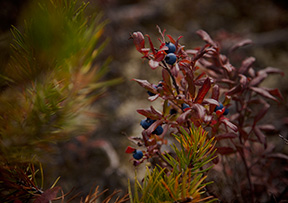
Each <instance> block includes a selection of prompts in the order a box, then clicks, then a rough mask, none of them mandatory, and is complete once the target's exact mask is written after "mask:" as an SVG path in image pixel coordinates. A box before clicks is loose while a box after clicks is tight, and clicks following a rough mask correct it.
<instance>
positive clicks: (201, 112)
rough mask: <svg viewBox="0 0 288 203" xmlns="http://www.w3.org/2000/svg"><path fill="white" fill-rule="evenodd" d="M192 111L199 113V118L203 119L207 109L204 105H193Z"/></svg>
mask: <svg viewBox="0 0 288 203" xmlns="http://www.w3.org/2000/svg"><path fill="white" fill-rule="evenodd" d="M191 109H192V110H194V111H196V112H197V114H198V116H199V118H201V119H203V118H204V116H205V111H206V109H205V108H204V107H203V106H202V105H200V104H193V105H192V106H191Z"/></svg>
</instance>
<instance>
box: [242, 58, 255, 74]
mask: <svg viewBox="0 0 288 203" xmlns="http://www.w3.org/2000/svg"><path fill="white" fill-rule="evenodd" d="M255 60H256V59H255V58H254V57H249V58H247V59H245V60H244V61H243V62H242V64H241V67H240V68H239V73H240V74H245V73H247V71H248V70H249V68H250V67H251V66H252V64H253V63H254V62H255Z"/></svg>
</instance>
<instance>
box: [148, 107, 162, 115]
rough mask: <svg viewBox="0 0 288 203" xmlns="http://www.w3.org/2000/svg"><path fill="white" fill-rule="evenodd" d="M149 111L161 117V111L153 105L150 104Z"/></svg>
mask: <svg viewBox="0 0 288 203" xmlns="http://www.w3.org/2000/svg"><path fill="white" fill-rule="evenodd" d="M150 109H151V112H152V113H154V114H155V115H157V116H158V117H160V118H161V117H162V114H161V112H159V111H157V110H156V109H154V107H153V106H150Z"/></svg>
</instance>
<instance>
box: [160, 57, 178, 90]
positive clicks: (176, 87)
mask: <svg viewBox="0 0 288 203" xmlns="http://www.w3.org/2000/svg"><path fill="white" fill-rule="evenodd" d="M160 66H162V67H163V68H164V69H165V70H167V71H168V73H169V75H170V77H171V78H172V82H173V85H174V86H175V89H176V92H177V94H180V91H179V87H178V85H177V83H176V80H175V78H174V76H173V75H172V73H171V71H170V69H169V68H168V66H167V64H166V63H165V62H162V63H161V64H160Z"/></svg>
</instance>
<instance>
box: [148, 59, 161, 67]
mask: <svg viewBox="0 0 288 203" xmlns="http://www.w3.org/2000/svg"><path fill="white" fill-rule="evenodd" d="M149 66H150V67H151V68H152V69H153V70H155V69H156V68H157V67H158V66H159V62H158V61H154V60H153V59H150V60H149Z"/></svg>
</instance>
